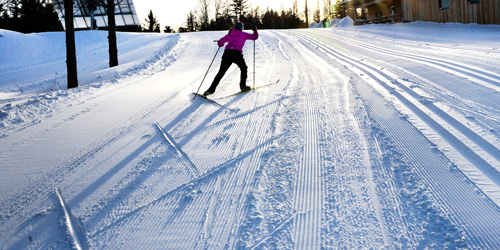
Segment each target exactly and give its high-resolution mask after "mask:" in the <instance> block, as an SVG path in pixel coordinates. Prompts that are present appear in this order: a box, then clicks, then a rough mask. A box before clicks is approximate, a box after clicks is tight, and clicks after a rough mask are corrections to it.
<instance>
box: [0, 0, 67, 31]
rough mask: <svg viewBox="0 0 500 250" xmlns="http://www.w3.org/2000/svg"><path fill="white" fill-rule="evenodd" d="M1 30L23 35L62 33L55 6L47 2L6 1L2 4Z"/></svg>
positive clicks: (42, 0)
mask: <svg viewBox="0 0 500 250" xmlns="http://www.w3.org/2000/svg"><path fill="white" fill-rule="evenodd" d="M0 29H7V30H13V31H19V32H23V33H31V32H44V31H62V30H63V26H62V24H61V21H59V17H58V16H57V13H56V11H55V8H54V5H53V4H52V3H51V2H47V1H45V0H6V1H3V2H2V3H0Z"/></svg>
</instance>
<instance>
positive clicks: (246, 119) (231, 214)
mask: <svg viewBox="0 0 500 250" xmlns="http://www.w3.org/2000/svg"><path fill="white" fill-rule="evenodd" d="M270 69H272V68H270ZM269 96H270V97H272V98H276V97H273V96H275V95H272V94H270V95H269ZM250 98H252V97H251V96H248V97H244V98H241V99H238V100H237V101H233V102H231V104H230V105H233V106H234V105H236V106H240V105H241V104H245V100H246V99H250ZM259 102H260V103H259ZM259 102H256V103H255V104H254V107H253V109H255V108H256V107H257V109H258V107H261V106H265V107H264V108H261V109H260V110H259V111H256V112H244V115H238V118H237V120H239V122H238V123H234V119H228V118H230V117H231V116H232V115H231V114H228V113H227V112H216V113H214V114H212V115H209V116H208V120H207V121H205V123H206V124H215V125H216V126H214V125H209V126H211V127H212V129H207V130H200V131H199V134H200V135H202V136H184V139H183V140H182V141H181V143H179V145H180V146H182V147H183V149H184V150H185V151H186V152H187V153H189V154H191V153H190V152H197V151H199V150H197V149H198V148H200V147H201V148H204V146H203V145H206V141H210V139H208V138H217V137H218V136H219V135H220V134H221V133H220V132H221V130H220V129H217V127H222V130H228V132H230V133H229V134H236V135H238V134H239V133H237V131H256V133H248V134H247V133H246V132H245V134H241V135H239V136H237V137H238V138H236V141H235V140H234V139H232V138H229V140H228V141H227V142H229V143H225V142H224V141H222V142H221V143H220V144H219V145H212V146H211V147H213V150H212V151H213V152H214V153H215V154H216V155H218V156H220V157H211V158H219V159H213V160H212V159H208V160H207V159H206V158H204V159H198V157H197V156H196V154H194V155H193V154H191V155H192V160H193V162H195V163H196V162H198V166H200V172H203V171H204V169H207V167H209V166H211V165H213V164H214V163H217V162H220V161H221V160H224V159H230V158H232V157H234V156H235V155H238V152H240V151H235V148H241V149H240V150H242V151H245V150H246V148H247V147H250V148H252V147H255V146H253V145H255V144H259V141H265V140H266V138H269V137H270V136H271V135H270V134H269V130H268V129H267V127H266V126H262V124H266V123H267V124H268V123H269V122H270V119H271V118H272V115H271V114H274V112H273V111H274V110H276V109H277V108H278V106H279V102H276V101H273V100H271V102H269V101H267V100H266V99H262V100H260V99H259ZM249 103H252V102H249ZM262 103H264V104H262ZM207 108H208V107H207ZM249 110H252V107H249ZM263 114H267V115H264V117H268V118H267V119H262V115H263ZM257 117H259V119H256V118H257ZM201 119H203V118H201ZM219 120H221V121H222V122H219ZM255 120H261V122H260V123H255V122H252V121H255ZM181 124H182V123H180V124H179V125H181ZM247 124H248V125H247ZM173 130H174V131H177V130H178V131H181V130H182V129H181V128H180V127H174V128H173ZM184 131H185V130H184ZM172 136H173V137H174V138H176V134H175V133H174V134H172ZM202 142H205V143H202ZM236 145H246V147H245V146H243V147H240V146H236ZM265 150H266V147H258V148H256V151H255V152H254V153H252V155H248V156H246V157H245V158H244V159H241V160H242V162H239V163H236V166H234V168H230V169H227V170H226V171H227V172H226V173H225V174H223V175H216V177H217V178H209V179H207V180H206V181H204V182H202V183H200V184H197V185H196V186H198V185H201V186H203V187H201V189H200V190H204V191H203V192H202V193H201V194H200V195H195V197H194V199H193V200H190V201H189V202H188V203H186V202H182V201H181V204H183V203H186V204H185V206H184V205H183V210H184V211H183V213H189V214H193V216H187V217H186V218H185V219H184V217H179V218H178V219H176V217H174V215H175V214H176V212H175V211H174V212H173V213H172V211H170V212H169V211H165V212H166V214H165V215H166V217H170V218H171V219H169V220H168V222H167V224H171V223H174V221H176V223H183V224H185V225H186V226H185V227H183V228H181V229H179V230H181V231H178V232H177V235H178V236H177V237H178V238H185V239H191V240H188V241H185V242H184V243H177V244H175V245H173V246H177V247H180V248H192V246H193V244H195V245H198V246H211V247H223V246H224V245H230V246H231V245H232V246H234V245H235V244H236V243H237V242H236V241H237V239H238V237H237V236H238V231H239V227H238V226H237V225H240V224H241V223H242V220H243V219H244V218H245V216H244V215H245V214H246V213H247V208H246V206H244V205H245V203H246V202H247V198H246V197H247V194H248V193H249V192H250V189H251V188H252V185H250V184H249V183H252V182H253V181H254V179H255V173H256V172H257V169H258V167H259V165H260V158H259V155H261V154H262V152H263V151H265ZM199 163H202V164H201V165H199ZM243 166H244V167H243ZM207 190H214V191H215V190H217V191H216V193H217V192H220V193H221V196H220V200H214V198H210V199H212V200H211V201H210V202H209V201H208V200H209V197H210V196H209V195H208V193H206V192H207ZM212 192H213V191H212ZM228 195H229V196H228ZM174 196H175V197H179V198H180V199H182V198H181V197H182V196H178V195H175V194H174ZM215 197H217V196H215ZM231 197H232V198H231ZM179 198H175V199H179ZM167 200H169V199H166V200H165V201H159V203H157V204H154V205H151V206H148V209H147V210H145V211H142V212H141V213H140V214H139V213H136V214H137V215H135V216H133V218H131V221H130V222H129V223H131V224H134V223H135V222H139V221H141V220H142V219H141V218H143V217H144V216H146V215H147V214H148V213H150V212H146V211H152V210H151V209H153V210H156V208H157V207H159V205H160V204H161V203H164V202H166V201H167ZM202 200H203V201H202ZM207 203H208V204H213V205H215V204H216V205H217V207H216V208H215V207H214V208H211V209H209V211H210V212H206V213H203V212H201V211H206V207H207ZM179 212H180V211H179ZM168 214H171V215H170V216H168ZM194 214H201V215H202V217H199V216H197V215H194ZM188 218H191V219H189V220H190V221H191V220H198V219H197V218H200V219H202V222H203V223H202V225H203V226H202V227H199V225H200V224H196V225H198V226H196V225H193V227H189V226H188V225H190V223H187V221H185V222H182V221H184V220H187V219H188ZM129 223H127V224H129ZM205 223H207V224H205ZM200 230H203V232H204V233H203V237H198V235H200V234H199V233H200ZM172 232H174V231H172ZM102 233H104V231H102ZM195 238H197V240H195V241H194V242H193V241H192V240H193V239H195ZM166 241H167V242H168V240H166Z"/></svg>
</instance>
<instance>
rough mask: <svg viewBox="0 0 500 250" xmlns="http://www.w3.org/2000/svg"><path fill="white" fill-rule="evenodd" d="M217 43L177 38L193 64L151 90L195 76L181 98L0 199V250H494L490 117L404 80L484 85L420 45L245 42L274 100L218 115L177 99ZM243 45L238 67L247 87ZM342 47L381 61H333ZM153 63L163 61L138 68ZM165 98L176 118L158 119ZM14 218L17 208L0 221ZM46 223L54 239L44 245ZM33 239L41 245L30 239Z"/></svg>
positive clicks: (131, 117) (150, 105)
mask: <svg viewBox="0 0 500 250" xmlns="http://www.w3.org/2000/svg"><path fill="white" fill-rule="evenodd" d="M223 34H225V32H219V33H210V32H206V33H202V34H186V35H185V37H184V38H183V39H186V40H182V41H183V43H186V45H190V46H191V47H194V48H197V49H192V50H189V51H183V52H182V53H187V56H186V58H188V59H186V60H184V59H183V57H179V59H178V60H177V61H175V63H173V64H172V65H170V64H168V67H167V70H166V71H165V72H162V71H154V72H153V74H156V77H158V78H161V77H170V76H171V75H170V74H173V73H172V72H176V69H184V68H186V67H187V66H186V65H194V64H196V65H197V68H195V69H193V70H192V71H188V72H186V73H184V72H182V73H176V74H180V76H179V77H178V78H175V79H183V80H185V79H187V81H188V82H187V83H183V84H181V83H177V85H176V86H175V87H173V88H171V89H170V91H168V92H167V91H159V93H155V94H151V97H154V98H152V99H151V100H148V101H145V102H144V103H143V105H144V106H142V107H140V108H136V109H134V112H132V113H130V114H126V115H124V116H123V117H121V118H119V119H116V121H120V123H119V124H116V125H114V126H112V127H110V129H109V131H108V132H107V133H106V134H105V136H103V137H101V138H95V139H94V140H90V141H89V142H87V143H88V144H86V145H85V146H83V147H82V148H80V150H79V152H78V153H75V154H73V156H72V157H71V160H70V161H69V162H65V165H64V166H60V167H56V168H55V169H54V170H52V171H51V172H47V173H45V174H43V175H42V176H41V177H40V178H38V179H37V180H36V181H33V182H32V183H30V184H29V185H28V186H26V188H25V189H24V190H25V191H26V192H23V193H22V194H21V195H20V196H17V195H16V197H14V196H11V197H10V198H6V199H4V200H5V201H7V202H8V203H9V204H13V205H10V206H8V207H7V208H3V210H2V217H1V220H0V223H1V225H2V226H3V225H10V224H15V223H17V222H18V221H19V222H21V225H20V226H17V227H15V228H12V229H10V228H9V229H7V228H6V229H2V232H6V233H8V234H9V235H11V236H12V237H14V240H11V241H9V242H5V243H2V245H0V247H1V248H2V249H3V248H5V249H20V248H70V247H72V246H74V245H75V244H76V247H78V246H84V248H88V249H141V248H144V247H145V246H146V247H148V248H165V247H168V248H170V249H244V248H245V249H246V248H249V249H275V248H287V249H291V248H293V249H323V248H342V249H359V248H367V247H368V248H376V249H416V248H418V249H425V248H479V249H497V248H500V237H498V236H499V233H498V232H500V208H499V205H498V204H499V201H500V197H498V196H496V195H497V193H496V191H497V189H498V186H500V158H499V157H500V150H499V143H500V142H499V136H498V134H497V133H494V131H498V128H500V123H498V121H496V120H495V119H494V117H498V110H500V106H498V104H495V105H488V104H487V102H488V98H486V97H484V98H483V97H481V96H476V97H474V98H476V99H474V101H470V102H467V100H469V98H468V97H469V96H468V94H467V93H468V92H467V91H466V89H464V90H463V91H462V90H460V91H457V92H453V91H451V90H450V87H449V86H445V85H444V84H442V83H436V81H435V79H433V78H431V77H430V76H428V75H426V74H424V73H422V72H421V71H419V70H418V67H417V66H415V65H420V66H422V65H423V66H425V67H429V68H432V69H433V70H436V71H444V72H447V74H451V75H453V76H454V77H456V79H462V81H463V82H464V83H466V84H470V86H474V87H476V88H480V89H482V90H483V91H484V92H491V93H489V96H494V95H499V94H498V93H499V91H500V75H499V74H498V73H496V72H493V71H491V70H486V69H482V68H481V67H479V66H470V65H467V64H463V63H453V62H449V61H447V60H445V59H443V60H441V59H438V58H437V57H431V56H426V54H425V53H422V51H425V50H434V49H436V48H435V47H436V46H440V45H437V44H436V45H434V44H431V45H429V44H428V45H426V46H424V47H423V48H421V49H419V50H418V51H415V52H411V53H409V52H402V51H403V50H404V51H408V49H404V48H409V47H411V46H413V44H412V43H409V42H407V41H398V43H397V44H398V46H396V47H393V48H392V49H387V48H384V47H382V46H380V45H377V44H382V43H384V42H387V41H388V40H385V39H384V38H383V37H378V38H377V42H376V43H373V44H372V43H367V42H363V41H361V39H354V38H352V36H354V35H352V34H348V35H347V36H340V35H337V34H335V33H330V32H328V33H326V32H323V31H310V30H307V31H262V32H260V38H259V40H257V41H256V49H257V53H256V55H257V57H256V61H257V65H258V66H257V72H258V74H257V77H256V80H257V86H259V84H268V83H271V82H275V81H276V80H277V79H279V80H280V82H279V83H278V84H274V85H271V86H268V87H265V88H261V89H257V90H255V91H250V92H246V93H242V94H239V95H236V96H231V97H227V98H222V99H218V100H217V102H218V103H220V104H221V105H222V106H217V105H213V104H212V103H210V102H208V101H206V100H203V99H202V98H197V99H196V100H192V98H191V97H192V95H190V93H191V92H192V91H191V90H190V89H196V88H197V87H198V85H199V83H200V81H201V79H202V74H201V73H200V74H198V73H196V74H192V72H202V71H203V70H201V69H202V68H203V67H204V66H205V65H201V64H207V65H208V62H209V61H210V59H211V57H212V55H213V54H214V53H215V49H214V45H213V43H212V42H209V41H212V40H213V38H214V37H217V36H218V35H223ZM367 37H368V38H370V36H369V35H367ZM250 45H253V44H247V47H246V51H245V58H246V60H247V62H248V65H249V69H250V70H249V74H248V76H249V79H252V73H253V72H252V69H251V68H252V67H251V61H252V59H253V58H252V56H253V53H252V49H251V46H250ZM344 46H346V47H348V46H352V47H355V48H356V49H358V50H359V49H361V50H366V51H367V52H370V54H369V55H379V56H383V57H384V58H392V59H391V60H392V61H391V60H382V62H380V61H378V60H377V59H367V58H365V56H360V55H347V54H346V52H345V51H346V49H345V48H346V47H344ZM398 48H403V49H398ZM447 49H450V50H474V51H477V52H478V53H485V54H486V53H497V51H495V50H489V49H483V48H469V47H465V46H460V47H453V46H452V47H448V48H447ZM443 53H444V52H443ZM377 58H380V57H377ZM162 60H168V59H167V58H162V59H159V61H154V62H153V61H152V62H150V63H152V64H161V63H162V62H160V61H162ZM217 60H218V59H216V61H217ZM394 60H400V61H405V62H406V63H407V64H402V65H394V64H392V63H395V62H396V61H394ZM218 61H220V60H218ZM200 62H201V63H200ZM377 63H381V64H378V65H377ZM218 64H219V62H216V63H215V64H214V65H213V67H212V69H211V70H210V71H209V75H208V76H207V80H208V79H210V78H212V79H213V76H214V75H215V73H216V72H217V70H218V67H219V65H218ZM382 65H383V67H382ZM176 67H177V68H176ZM154 70H157V69H154ZM203 73H204V71H203ZM189 74H192V75H189ZM227 74H228V75H235V74H239V70H237V69H235V67H234V66H233V67H232V68H231V69H230V70H229V71H228V73H227ZM187 75H189V77H188V76H187ZM148 77H150V76H148ZM145 78H146V77H145ZM152 78H155V75H153V76H152ZM234 78H235V77H225V78H224V79H223V80H222V81H221V84H220V87H218V89H217V92H218V93H216V94H215V95H216V96H217V95H219V96H225V95H226V94H230V93H232V92H233V90H234V89H235V86H236V85H237V82H236V80H235V79H234ZM156 81H158V80H156ZM145 83H147V84H152V85H153V86H156V85H154V84H155V80H154V79H153V80H151V82H145V81H138V82H137V83H136V82H133V81H132V82H131V83H127V84H124V85H123V86H120V87H119V88H117V89H119V90H120V91H127V90H132V91H133V90H135V88H138V84H145ZM156 84H158V83H156ZM186 84H187V87H186ZM208 84H210V80H208V81H207V82H206V83H205V84H204V85H203V86H202V87H203V88H205V87H207V86H208ZM158 86H161V85H159V84H158ZM158 86H156V87H158ZM107 93H108V92H104V94H98V95H96V96H93V97H91V99H89V100H87V101H86V104H85V105H83V104H82V105H75V106H73V107H70V108H68V109H64V110H58V111H57V112H56V114H54V115H51V116H50V117H47V118H46V119H48V120H49V121H52V120H53V121H54V123H53V124H52V127H51V128H47V129H46V130H44V132H43V134H42V135H41V136H47V135H49V134H50V131H53V130H55V129H56V128H58V127H60V126H62V125H64V122H65V121H68V120H70V121H71V120H78V119H81V118H82V117H83V116H84V115H85V114H90V113H91V111H95V110H98V104H99V103H102V102H103V101H102V100H103V99H105V97H106V96H107ZM297 93H300V94H297ZM471 95H472V94H471ZM180 100H181V101H183V103H185V104H184V105H181V106H176V107H172V105H171V103H180ZM450 112H456V114H459V115H457V116H455V115H452V114H455V113H450ZM464 113H467V115H470V116H473V117H474V118H476V119H471V120H470V121H468V120H467V117H465V116H466V115H464ZM63 116H64V117H63ZM50 119H52V120H50ZM43 124H44V123H42V125H43ZM37 126H40V125H38V124H30V125H29V126H28V127H27V128H21V130H23V131H27V130H30V129H36V128H37ZM495 126H496V127H495ZM18 132H19V131H14V132H12V134H9V137H12V136H13V135H15V133H18ZM450 152H451V153H450ZM450 155H451V156H450ZM457 155H458V157H457ZM457 161H458V163H456V164H455V162H457ZM463 162H466V163H463ZM462 163H463V164H462ZM477 176H480V177H477ZM483 177H484V178H483ZM54 187H56V188H58V189H57V197H56V196H55V195H54V191H53V190H54ZM27 190H35V191H30V192H28V191H27ZM61 191H62V194H63V195H64V198H65V199H64V200H63V199H62V196H61ZM2 198H3V197H2ZM58 199H59V200H58ZM58 201H59V202H58ZM66 201H68V202H66ZM18 203H21V204H23V206H24V208H15V207H14V206H16V205H15V204H18ZM468 204H473V206H469V205H468ZM69 211H71V212H69ZM25 214H26V215H25ZM23 216H24V217H23ZM25 217H27V219H26V218H25ZM62 218H63V219H66V220H67V221H69V222H70V223H69V222H68V224H67V229H66V230H61V231H57V230H53V229H54V228H58V227H60V226H57V225H58V224H59V225H60V222H61V221H62ZM23 220H24V221H23ZM54 225H56V226H54ZM43 227H47V228H49V229H50V230H46V231H45V232H44V233H43V234H41V235H32V234H31V232H33V231H42V229H41V228H43ZM76 229H78V232H77V234H74V232H72V231H75V230H76ZM72 233H73V241H72V238H71V237H68V234H69V235H71V234H72ZM75 235H76V236H75ZM3 237H5V236H3ZM28 237H29V241H30V242H29V243H27V241H26V239H27V238H28ZM75 242H78V243H75Z"/></svg>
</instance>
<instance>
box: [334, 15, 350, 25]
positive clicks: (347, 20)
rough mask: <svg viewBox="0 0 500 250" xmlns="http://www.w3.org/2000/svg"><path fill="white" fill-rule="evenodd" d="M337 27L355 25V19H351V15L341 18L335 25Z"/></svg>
mask: <svg viewBox="0 0 500 250" xmlns="http://www.w3.org/2000/svg"><path fill="white" fill-rule="evenodd" d="M335 27H339V28H347V27H354V21H353V20H352V19H351V17H350V16H346V17H344V18H342V19H340V20H339V22H338V23H337V24H336V25H335Z"/></svg>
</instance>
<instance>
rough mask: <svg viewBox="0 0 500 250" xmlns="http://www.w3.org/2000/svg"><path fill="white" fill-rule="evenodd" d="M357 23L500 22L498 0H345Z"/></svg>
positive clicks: (350, 14) (346, 6) (346, 7)
mask: <svg viewBox="0 0 500 250" xmlns="http://www.w3.org/2000/svg"><path fill="white" fill-rule="evenodd" d="M339 5H341V6H343V7H344V8H345V9H347V13H348V15H349V16H350V17H351V18H352V19H353V20H355V21H356V23H357V24H363V23H378V22H389V21H390V22H393V21H403V22H413V21H431V22H440V23H448V22H452V23H478V24H500V0H345V1H344V2H342V3H340V4H339Z"/></svg>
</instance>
